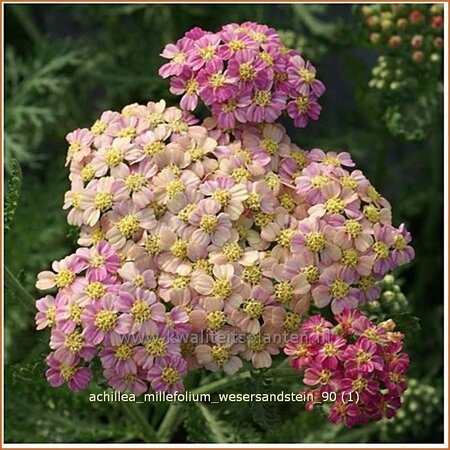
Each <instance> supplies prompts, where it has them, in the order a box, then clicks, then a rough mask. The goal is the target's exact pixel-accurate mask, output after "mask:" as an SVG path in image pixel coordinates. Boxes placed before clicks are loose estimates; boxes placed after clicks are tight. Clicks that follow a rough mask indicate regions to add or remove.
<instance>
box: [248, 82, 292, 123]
mask: <svg viewBox="0 0 450 450" xmlns="http://www.w3.org/2000/svg"><path fill="white" fill-rule="evenodd" d="M271 84H272V83H271V82H270V81H267V82H265V83H264V84H263V85H262V86H261V88H260V89H256V90H255V92H254V93H253V96H252V103H251V104H250V106H249V107H248V109H247V121H249V122H256V123H260V122H274V121H275V120H276V119H277V118H278V117H279V116H280V115H281V112H282V111H283V109H285V107H286V96H285V95H284V94H282V93H279V92H275V93H272V91H271Z"/></svg>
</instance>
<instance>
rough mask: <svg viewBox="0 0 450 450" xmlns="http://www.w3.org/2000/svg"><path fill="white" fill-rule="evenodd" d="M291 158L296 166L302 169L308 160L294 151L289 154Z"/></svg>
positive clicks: (302, 154)
mask: <svg viewBox="0 0 450 450" xmlns="http://www.w3.org/2000/svg"><path fill="white" fill-rule="evenodd" d="M291 158H292V159H293V160H294V161H295V162H296V163H297V165H298V166H299V167H300V168H301V169H303V168H304V167H305V166H306V164H307V163H308V159H307V158H306V156H305V154H304V153H302V152H299V151H294V152H292V154H291Z"/></svg>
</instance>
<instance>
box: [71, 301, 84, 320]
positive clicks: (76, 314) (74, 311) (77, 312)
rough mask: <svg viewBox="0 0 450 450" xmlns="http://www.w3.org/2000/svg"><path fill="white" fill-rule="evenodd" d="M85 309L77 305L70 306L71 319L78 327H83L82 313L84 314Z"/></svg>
mask: <svg viewBox="0 0 450 450" xmlns="http://www.w3.org/2000/svg"><path fill="white" fill-rule="evenodd" d="M83 309H84V308H83V307H82V306H80V305H77V304H73V305H70V308H69V319H70V320H73V321H74V322H75V323H76V324H77V325H81V313H82V312H83Z"/></svg>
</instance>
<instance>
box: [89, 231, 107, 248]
mask: <svg viewBox="0 0 450 450" xmlns="http://www.w3.org/2000/svg"><path fill="white" fill-rule="evenodd" d="M91 238H92V243H93V244H94V245H95V244H98V243H99V242H100V241H102V240H104V239H105V232H104V231H103V230H102V229H101V228H97V229H95V230H94V231H93V232H92V235H91Z"/></svg>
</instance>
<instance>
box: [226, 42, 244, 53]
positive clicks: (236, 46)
mask: <svg viewBox="0 0 450 450" xmlns="http://www.w3.org/2000/svg"><path fill="white" fill-rule="evenodd" d="M228 48H229V49H230V50H232V51H233V52H236V51H238V50H245V49H246V48H247V45H246V44H245V42H242V41H240V40H239V39H233V40H232V41H230V42H229V43H228Z"/></svg>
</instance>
